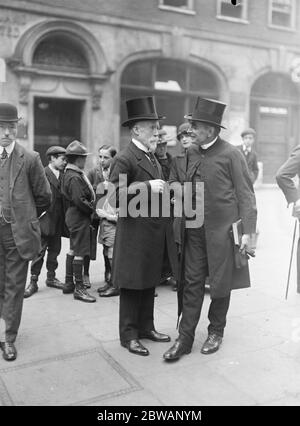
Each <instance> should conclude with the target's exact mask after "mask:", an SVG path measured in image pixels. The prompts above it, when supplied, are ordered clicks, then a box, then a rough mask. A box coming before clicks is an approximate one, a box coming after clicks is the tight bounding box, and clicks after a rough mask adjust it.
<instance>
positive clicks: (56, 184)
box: [45, 166, 59, 189]
mask: <svg viewBox="0 0 300 426" xmlns="http://www.w3.org/2000/svg"><path fill="white" fill-rule="evenodd" d="M45 173H46V176H47V178H48V180H49V182H50V184H51V185H53V186H54V187H55V188H56V189H59V181H58V179H56V176H55V175H54V173H53V172H52V170H51V169H50V167H48V166H47V167H45Z"/></svg>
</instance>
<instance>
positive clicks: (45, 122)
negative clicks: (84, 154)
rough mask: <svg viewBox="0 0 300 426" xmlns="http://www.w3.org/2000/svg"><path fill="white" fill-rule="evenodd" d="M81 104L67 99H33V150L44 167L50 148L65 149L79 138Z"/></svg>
mask: <svg viewBox="0 0 300 426" xmlns="http://www.w3.org/2000/svg"><path fill="white" fill-rule="evenodd" d="M82 106H83V102H82V101H78V100H69V99H56V98H35V99H34V150H35V151H37V152H39V154H40V156H41V159H42V162H43V163H44V165H46V164H47V158H46V155H45V153H46V151H47V149H48V148H49V147H50V146H53V145H59V146H63V147H67V145H68V144H69V143H70V142H72V141H73V140H74V139H78V140H80V138H81V113H82Z"/></svg>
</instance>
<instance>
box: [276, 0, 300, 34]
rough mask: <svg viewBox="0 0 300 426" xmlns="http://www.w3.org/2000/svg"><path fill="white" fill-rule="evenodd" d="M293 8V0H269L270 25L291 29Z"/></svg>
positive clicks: (293, 22)
mask: <svg viewBox="0 0 300 426" xmlns="http://www.w3.org/2000/svg"><path fill="white" fill-rule="evenodd" d="M295 8H296V2H295V0H270V3H269V24H270V26H272V27H276V28H283V29H284V28H285V29H293V28H294V27H295Z"/></svg>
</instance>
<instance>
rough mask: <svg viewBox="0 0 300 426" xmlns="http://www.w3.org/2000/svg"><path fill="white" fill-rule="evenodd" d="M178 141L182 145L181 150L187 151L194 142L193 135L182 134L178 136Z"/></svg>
mask: <svg viewBox="0 0 300 426" xmlns="http://www.w3.org/2000/svg"><path fill="white" fill-rule="evenodd" d="M179 140H180V143H181V145H182V148H184V149H187V148H189V147H190V146H191V145H192V143H194V142H195V135H194V134H189V133H183V134H182V135H181V136H180V138H179Z"/></svg>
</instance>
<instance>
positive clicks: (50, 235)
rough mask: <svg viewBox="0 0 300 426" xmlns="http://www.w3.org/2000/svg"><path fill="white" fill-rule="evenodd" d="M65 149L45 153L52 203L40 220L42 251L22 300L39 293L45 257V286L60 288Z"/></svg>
mask: <svg viewBox="0 0 300 426" xmlns="http://www.w3.org/2000/svg"><path fill="white" fill-rule="evenodd" d="M65 153H66V150H65V148H63V147H62V146H51V147H50V148H48V150H47V151H46V156H47V158H48V161H49V164H48V166H47V167H45V173H46V176H47V179H48V181H49V184H50V188H51V192H52V201H51V205H50V207H49V209H48V210H47V212H46V213H45V214H44V215H43V216H42V217H41V218H40V226H41V234H42V250H41V252H40V253H39V255H38V256H37V257H36V258H35V259H34V260H33V261H32V263H31V268H30V273H31V278H30V283H29V285H28V286H27V288H26V290H25V293H24V297H25V298H27V297H30V296H32V295H33V294H34V293H36V292H37V291H38V278H39V275H40V273H41V269H42V266H43V262H44V257H45V254H46V251H47V252H48V254H47V260H46V267H47V279H46V285H47V287H52V288H57V289H62V288H63V283H61V282H60V281H59V280H58V279H57V278H56V276H55V271H56V269H57V267H58V262H57V258H58V256H59V254H60V250H61V237H62V236H68V235H67V234H66V227H65V214H64V200H63V195H62V193H61V182H62V174H63V171H64V169H65V166H66V164H67V161H66V156H65Z"/></svg>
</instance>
